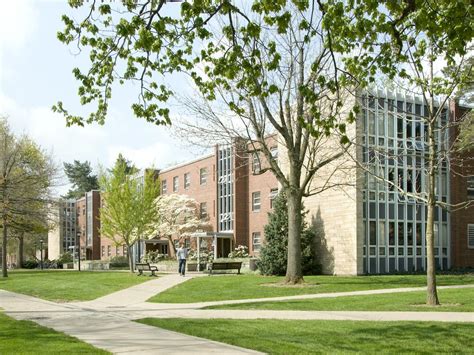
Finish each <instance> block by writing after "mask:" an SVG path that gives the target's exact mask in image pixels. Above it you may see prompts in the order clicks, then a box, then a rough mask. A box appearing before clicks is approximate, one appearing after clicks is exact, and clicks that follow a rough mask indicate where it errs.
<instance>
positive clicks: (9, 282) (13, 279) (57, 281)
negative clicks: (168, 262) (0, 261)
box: [0, 270, 151, 302]
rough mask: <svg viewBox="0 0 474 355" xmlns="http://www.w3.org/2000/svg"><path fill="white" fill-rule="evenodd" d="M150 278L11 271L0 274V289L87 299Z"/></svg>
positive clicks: (47, 297)
mask: <svg viewBox="0 0 474 355" xmlns="http://www.w3.org/2000/svg"><path fill="white" fill-rule="evenodd" d="M149 280H151V278H149V277H137V276H136V274H131V273H128V272H113V271H106V272H94V271H81V272H79V271H60V270H44V271H16V272H15V271H13V272H9V274H8V277H7V278H0V289H3V290H7V291H12V292H18V293H22V294H25V295H30V296H34V297H38V298H42V299H45V300H49V301H55V302H70V301H89V300H93V299H95V298H98V297H102V296H105V295H107V294H109V293H112V292H115V291H119V290H121V289H124V288H127V287H131V286H134V285H137V284H140V283H142V282H144V281H149Z"/></svg>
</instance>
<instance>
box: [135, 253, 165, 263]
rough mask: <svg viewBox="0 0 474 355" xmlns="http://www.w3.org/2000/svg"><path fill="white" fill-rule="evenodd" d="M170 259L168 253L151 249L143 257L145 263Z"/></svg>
mask: <svg viewBox="0 0 474 355" xmlns="http://www.w3.org/2000/svg"><path fill="white" fill-rule="evenodd" d="M166 259H168V254H160V253H158V252H157V251H149V252H147V253H146V254H145V255H144V256H143V257H142V260H141V261H142V262H144V263H157V262H159V261H162V260H166Z"/></svg>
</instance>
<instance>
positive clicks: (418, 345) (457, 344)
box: [140, 318, 474, 355]
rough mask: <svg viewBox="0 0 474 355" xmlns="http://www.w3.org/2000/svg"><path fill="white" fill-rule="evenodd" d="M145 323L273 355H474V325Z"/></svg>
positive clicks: (191, 321)
mask: <svg viewBox="0 0 474 355" xmlns="http://www.w3.org/2000/svg"><path fill="white" fill-rule="evenodd" d="M140 322H141V323H144V324H148V325H153V326H156V327H161V328H165V329H169V330H173V331H179V332H181V333H185V334H189V335H194V336H198V337H203V338H207V339H212V340H215V341H220V342H223V343H228V344H232V345H236V346H240V347H244V348H248V349H254V350H258V351H262V352H266V353H269V354H299V355H300V354H314V353H331V354H333V353H348V352H362V353H379V352H380V351H382V352H384V353H387V352H388V353H407V352H410V353H425V354H427V353H447V352H449V353H451V352H456V353H472V349H473V347H474V326H473V325H472V324H462V323H435V322H366V321H360V322H353V321H301V320H298V321H295V320H227V319H212V320H209V319H206V320H204V319H156V318H146V319H142V320H140Z"/></svg>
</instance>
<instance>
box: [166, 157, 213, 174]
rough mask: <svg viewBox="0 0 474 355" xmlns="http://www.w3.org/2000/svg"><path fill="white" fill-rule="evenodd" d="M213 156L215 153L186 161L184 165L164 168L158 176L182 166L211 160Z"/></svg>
mask: <svg viewBox="0 0 474 355" xmlns="http://www.w3.org/2000/svg"><path fill="white" fill-rule="evenodd" d="M213 156H215V153H211V154H207V155H204V156H202V157H199V158H196V159H193V160H189V161H186V162H184V163H180V164H177V165H174V166H171V167H169V168H166V169H162V170H160V172H159V174H160V175H161V174H162V173H167V172H169V171H172V170H174V169H178V168H182V167H183V166H186V165H190V164H193V163H196V162H198V161H201V160H204V159H208V158H211V157H213Z"/></svg>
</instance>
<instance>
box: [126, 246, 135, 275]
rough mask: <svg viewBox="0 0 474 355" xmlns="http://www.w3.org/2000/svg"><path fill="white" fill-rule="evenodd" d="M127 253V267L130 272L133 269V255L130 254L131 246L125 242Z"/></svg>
mask: <svg viewBox="0 0 474 355" xmlns="http://www.w3.org/2000/svg"><path fill="white" fill-rule="evenodd" d="M127 251H128V252H127V254H128V268H129V270H130V272H131V273H133V272H134V271H135V269H134V267H133V255H132V246H131V245H128V244H127Z"/></svg>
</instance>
